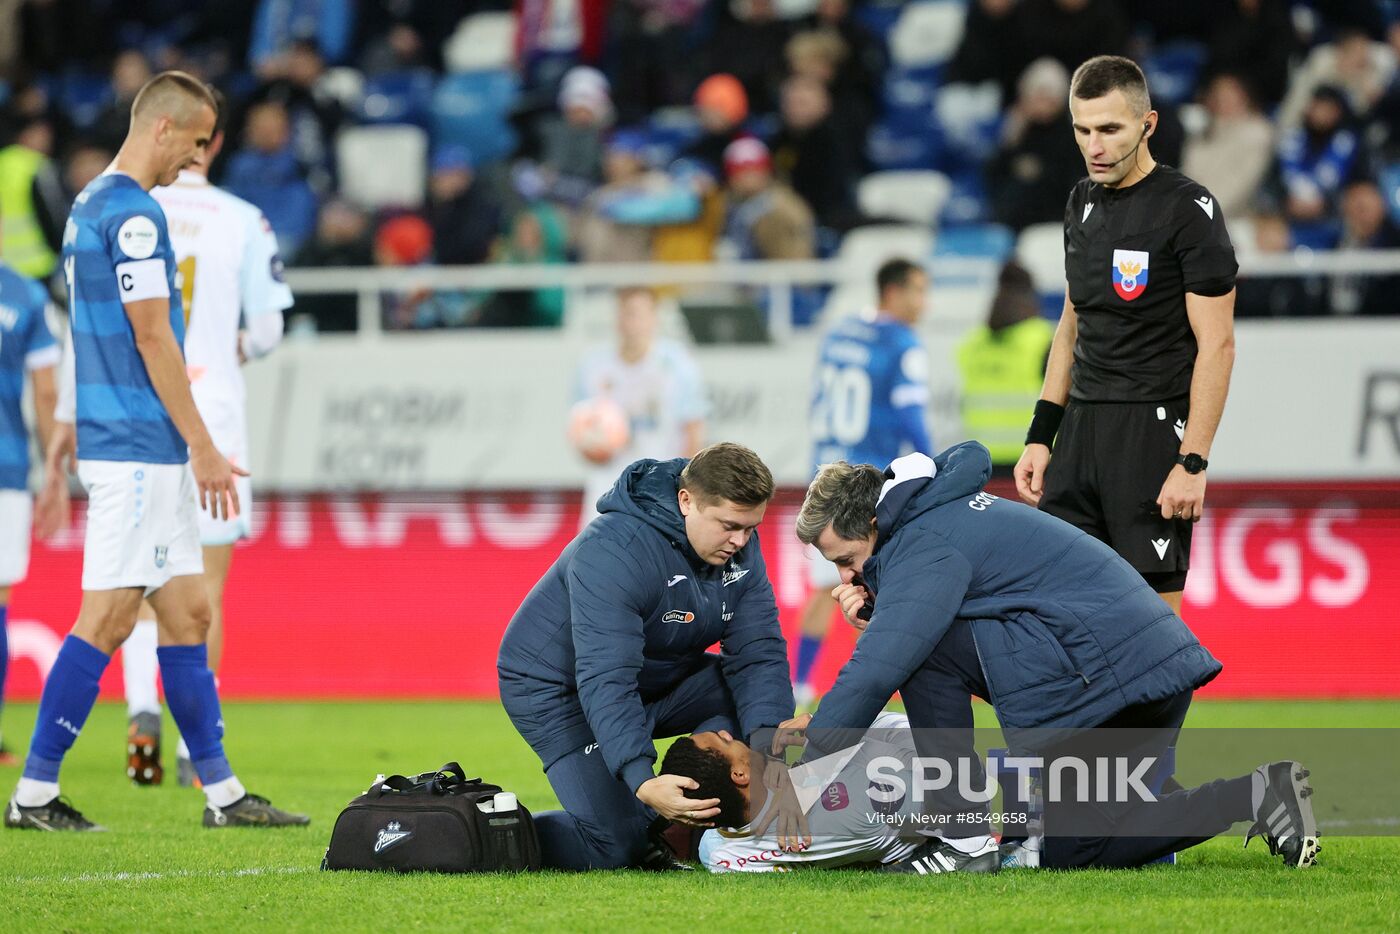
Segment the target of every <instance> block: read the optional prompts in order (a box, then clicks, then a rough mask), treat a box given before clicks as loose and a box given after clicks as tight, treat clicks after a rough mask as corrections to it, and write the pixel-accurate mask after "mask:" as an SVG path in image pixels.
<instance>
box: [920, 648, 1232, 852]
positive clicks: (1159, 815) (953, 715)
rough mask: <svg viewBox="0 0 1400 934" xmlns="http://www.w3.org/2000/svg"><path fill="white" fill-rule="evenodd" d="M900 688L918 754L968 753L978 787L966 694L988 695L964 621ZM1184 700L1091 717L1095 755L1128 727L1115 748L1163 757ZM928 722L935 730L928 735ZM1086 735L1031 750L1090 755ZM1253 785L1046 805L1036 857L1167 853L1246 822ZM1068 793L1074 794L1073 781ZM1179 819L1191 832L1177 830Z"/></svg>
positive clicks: (939, 806) (954, 801) (960, 805)
mask: <svg viewBox="0 0 1400 934" xmlns="http://www.w3.org/2000/svg"><path fill="white" fill-rule="evenodd" d="M900 693H901V694H902V695H903V698H904V707H905V710H906V711H907V712H908V714H909V725H910V726H911V727H912V728H913V729H914V730H915V731H916V732H915V734H914V735H915V745H916V747H917V748H918V751H919V755H921V756H936V757H940V758H946V759H949V761H956V760H957V759H958V758H960V757H963V756H966V757H969V758H970V759H971V760H972V762H973V763H975V766H974V774H973V776H972V781H971V785H972V787H973V788H981V787H983V785H984V784H985V778H984V775H983V768H982V765H981V758H980V757H979V756H978V755H977V753H976V749H975V742H974V737H973V731H972V697H973V695H976V696H977V697H981V698H982V699H983V700H989V699H990V697H991V693H990V691H989V690H988V688H987V679H986V676H985V675H984V674H983V672H982V663H981V661H980V660H979V659H978V657H977V645H976V643H975V642H974V641H973V637H972V626H971V624H969V623H967V622H966V621H964V620H957V621H955V622H954V623H953V625H952V627H951V628H950V629H949V630H948V632H947V634H946V635H944V637H943V639H942V640H941V641H939V643H938V645H937V646H936V647H935V648H934V650H933V652H932V654H930V655H929V657H928V659H927V660H925V662H924V664H923V665H922V666H921V667H920V668H919V669H918V670H917V671H916V672H915V673H914V674H913V675H912V676H911V677H910V679H909V680H908V681H907V682H906V683H905V684H904V685H903V686H902V687H901V688H900ZM1190 706H1191V692H1190V691H1183V692H1181V693H1180V694H1176V695H1174V696H1172V697H1167V698H1163V699H1162V700H1159V701H1153V702H1151V703H1145V704H1134V705H1132V706H1129V707H1126V708H1124V709H1123V710H1121V711H1119V712H1118V713H1116V714H1115V715H1113V716H1112V717H1110V718H1109V719H1108V720H1106V721H1105V722H1103V723H1101V724H1099V725H1098V726H1099V727H1102V728H1110V732H1107V733H1102V732H1100V733H1096V734H1094V735H1095V737H1096V738H1095V740H1094V742H1097V743H1098V744H1099V745H1097V746H1093V747H1092V749H1093V752H1092V754H1102V752H1103V747H1102V742H1104V741H1105V740H1102V739H1099V738H1101V737H1108V739H1107V740H1106V741H1107V742H1110V743H1111V742H1115V741H1116V740H1115V739H1114V738H1113V737H1115V736H1117V735H1119V734H1120V733H1122V732H1123V731H1126V730H1132V731H1135V732H1133V733H1132V734H1131V737H1132V739H1131V740H1125V741H1127V742H1131V743H1135V745H1128V746H1125V747H1124V748H1122V749H1115V750H1113V751H1114V752H1115V753H1119V754H1124V755H1128V756H1129V757H1130V758H1134V759H1135V760H1136V757H1141V756H1148V755H1151V756H1156V757H1158V758H1160V757H1161V755H1162V754H1163V753H1164V752H1165V750H1166V748H1167V747H1168V746H1174V745H1176V740H1177V734H1178V733H1179V732H1180V730H1181V724H1182V722H1183V721H1184V720H1185V719H1186V711H1187V709H1188V708H1189V707H1190ZM929 730H935V731H937V732H936V733H929V732H927V731H929ZM1085 735H1088V734H1085ZM1125 735H1126V734H1125ZM1087 743H1089V740H1083V741H1080V740H1076V739H1074V738H1070V739H1067V740H1065V741H1064V742H1063V743H1059V744H1056V745H1055V746H1053V747H1051V748H1048V749H1045V750H1038V752H1040V753H1041V754H1042V755H1043V756H1045V758H1046V759H1047V760H1048V759H1051V758H1055V757H1056V756H1060V755H1089V754H1091V753H1088V752H1085V751H1084V747H1085V745H1086V744H1087ZM1250 790H1251V779H1250V777H1249V776H1248V775H1245V776H1241V777H1239V778H1233V779H1228V780H1226V779H1218V780H1216V781H1213V782H1208V783H1206V784H1204V785H1201V786H1199V787H1197V788H1189V789H1180V790H1177V791H1174V792H1172V793H1170V794H1165V795H1160V796H1158V797H1157V800H1156V801H1154V802H1151V803H1148V802H1138V803H1125V804H1120V805H1100V804H1092V805H1073V804H1062V805H1059V806H1052V805H1050V804H1047V805H1046V808H1045V833H1046V838H1045V853H1044V859H1043V862H1042V865H1045V866H1047V867H1049V868H1057V869H1072V868H1080V867H1087V866H1097V867H1105V868H1107V867H1120V868H1121V867H1130V866H1143V865H1146V864H1148V863H1150V862H1153V861H1154V860H1156V859H1158V858H1160V857H1162V856H1165V855H1167V854H1168V853H1175V852H1177V851H1179V850H1184V849H1186V848H1187V847H1190V846H1195V845H1196V844H1198V843H1203V842H1204V841H1206V840H1209V839H1210V838H1211V837H1212V836H1214V835H1215V834H1219V833H1224V832H1225V831H1226V830H1229V829H1230V826H1231V825H1232V824H1233V823H1234V822H1236V821H1242V820H1249V819H1250V818H1251V816H1252V802H1251V800H1250ZM1068 796H1070V797H1072V796H1073V787H1071V788H1070V790H1069V792H1068ZM925 808H926V809H927V810H929V811H930V812H932V813H938V812H942V813H948V814H956V813H958V812H959V811H962V812H973V811H985V810H986V805H985V804H976V805H974V804H970V803H968V802H965V801H963V800H962V797H961V795H959V794H958V793H957V791H956V788H955V787H953V788H948V789H944V790H943V791H942V792H935V793H933V794H931V795H929V796H928V798H927V799H926V803H925ZM951 826H952V827H953V828H955V829H953V830H951V831H950V832H949V833H948V834H947V835H948V836H971V835H975V834H980V833H985V832H986V828H987V825H986V824H976V823H973V824H971V825H970V827H969V829H956V828H958V827H959V825H958V824H957V823H954V824H952V825H951ZM1186 827H1189V828H1191V830H1192V831H1193V832H1189V833H1186V832H1183V831H1182V830H1180V829H1179V828H1186ZM1066 828H1073V830H1072V831H1067V830H1066ZM1057 831H1058V832H1057Z"/></svg>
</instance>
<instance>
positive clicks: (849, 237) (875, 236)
mask: <svg viewBox="0 0 1400 934" xmlns="http://www.w3.org/2000/svg"><path fill="white" fill-rule="evenodd" d="M932 253H933V231H932V230H930V229H929V228H927V227H915V226H914V225H912V224H875V225H872V226H870V227H857V228H856V229H855V230H852V231H851V232H850V233H848V234H846V236H845V237H844V238H843V239H842V240H841V248H840V249H839V250H837V252H836V256H837V259H839V260H840V261H841V263H842V264H843V265H845V266H846V267H847V270H848V271H849V272H850V274H851V276H852V277H853V278H855V279H857V280H859V279H871V280H872V281H873V279H874V276H875V270H876V269H877V268H879V266H880V264H881V263H883V262H884V261H885V260H887V259H895V258H896V257H900V258H903V259H909V260H913V261H914V262H916V263H921V262H923V261H925V260H926V259H928V257H929V256H930V255H932Z"/></svg>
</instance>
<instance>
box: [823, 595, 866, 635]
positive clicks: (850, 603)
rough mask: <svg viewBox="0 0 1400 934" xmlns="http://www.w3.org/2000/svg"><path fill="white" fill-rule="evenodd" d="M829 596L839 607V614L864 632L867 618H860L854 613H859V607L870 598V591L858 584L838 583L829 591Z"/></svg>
mask: <svg viewBox="0 0 1400 934" xmlns="http://www.w3.org/2000/svg"><path fill="white" fill-rule="evenodd" d="M831 596H832V599H834V600H835V601H836V603H837V605H838V606H840V607H841V615H842V616H844V617H846V622H848V623H850V624H851V625H852V626H854V627H855V628H856V629H858V630H860V631H861V632H865V627H866V626H867V625H868V624H869V620H864V619H861V618H860V617H859V616H858V615H856V614H858V613H860V610H861V607H863V606H865V604H866V602H867V601H868V600H869V599H870V592H869V591H868V590H866V589H865V588H864V587H862V586H861V585H859V584H838V585H837V586H836V587H835V588H834V589H833V590H832V591H831Z"/></svg>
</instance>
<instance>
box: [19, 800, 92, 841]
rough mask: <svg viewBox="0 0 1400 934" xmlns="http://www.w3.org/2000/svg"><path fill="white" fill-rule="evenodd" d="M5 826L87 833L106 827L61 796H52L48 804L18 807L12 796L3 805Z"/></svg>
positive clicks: (20, 828) (21, 828)
mask: <svg viewBox="0 0 1400 934" xmlns="http://www.w3.org/2000/svg"><path fill="white" fill-rule="evenodd" d="M5 826H6V827H13V828H15V829H17V830H51V831H59V830H76V831H80V832H87V833H91V832H94V831H101V830H106V829H107V828H106V827H103V826H101V825H100V824H94V823H93V822H92V821H90V820H88V819H87V818H86V817H84V816H83V815H82V813H81V812H80V811H79V810H78V809H77V808H75V807H73V805H72V804H70V803H69V802H67V801H65V800H63V799H62V798H54V799H53V800H52V801H50V802H49V803H48V804H41V805H39V806H38V807H32V808H26V807H20V805H19V803H18V802H16V801H15V800H14V799H13V798H12V799H10V803H9V804H8V805H6V807H5Z"/></svg>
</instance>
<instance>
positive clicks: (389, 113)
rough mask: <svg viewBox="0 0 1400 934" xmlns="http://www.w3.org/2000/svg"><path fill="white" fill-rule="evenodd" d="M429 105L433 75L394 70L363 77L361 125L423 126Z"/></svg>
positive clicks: (428, 113)
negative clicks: (405, 124) (363, 92)
mask: <svg viewBox="0 0 1400 934" xmlns="http://www.w3.org/2000/svg"><path fill="white" fill-rule="evenodd" d="M432 102H433V73H432V72H431V71H428V70H426V69H416V70H414V71H395V72H390V73H388V74H382V75H370V76H367V77H366V78H365V99H364V101H363V103H361V104H360V113H359V118H360V122H361V123H369V124H374V123H412V124H414V125H416V126H421V127H427V126H428V121H429V117H430V112H431V108H432Z"/></svg>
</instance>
